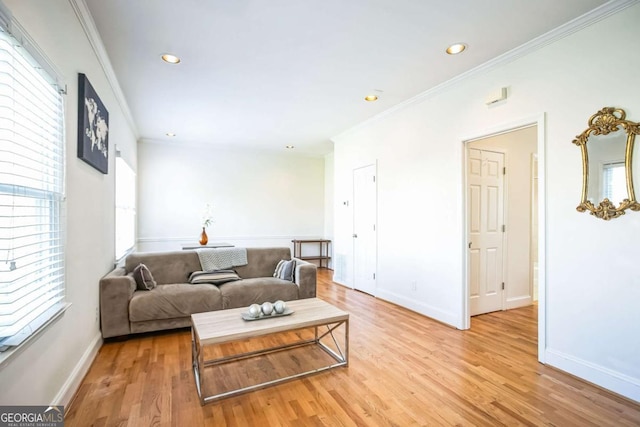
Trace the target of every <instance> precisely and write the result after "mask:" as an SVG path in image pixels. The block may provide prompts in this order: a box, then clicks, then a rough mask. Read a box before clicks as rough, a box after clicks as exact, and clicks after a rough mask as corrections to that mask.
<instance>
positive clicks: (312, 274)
mask: <svg viewBox="0 0 640 427" xmlns="http://www.w3.org/2000/svg"><path fill="white" fill-rule="evenodd" d="M294 259H295V260H296V274H295V283H296V285H298V288H299V290H298V295H299V297H300V299H303V298H314V297H315V296H316V276H317V267H316V265H315V264H312V263H310V262H306V261H303V260H301V259H299V258H294Z"/></svg>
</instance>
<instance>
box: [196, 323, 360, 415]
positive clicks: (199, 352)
mask: <svg viewBox="0 0 640 427" xmlns="http://www.w3.org/2000/svg"><path fill="white" fill-rule="evenodd" d="M343 325H344V328H345V332H344V342H343V346H344V350H343V348H342V347H341V346H340V344H339V343H338V340H337V339H336V337H335V336H334V335H333V331H335V330H336V329H337V328H339V327H340V326H343ZM323 326H326V328H327V330H326V331H320V330H319V328H321V327H323ZM312 328H314V329H315V336H314V338H312V339H308V340H301V341H296V342H293V343H290V344H284V345H280V346H276V347H269V348H265V349H262V350H256V351H250V352H246V353H239V354H237V355H232V356H226V357H221V358H217V359H211V360H204V355H203V348H202V346H201V345H200V339H199V337H198V334H197V332H196V330H195V328H194V327H193V325H192V326H191V357H192V361H193V374H194V377H195V382H196V389H197V390H198V396H199V397H200V404H201V405H204V404H206V403H209V402H213V401H216V400H220V399H224V398H226V397H231V396H236V395H239V394H242V393H247V392H250V391H253V390H258V389H261V388H265V387H269V386H272V385H275V384H280V383H283V382H285V381H290V380H293V379H296V378H300V377H303V376H306V375H311V374H315V373H318V372H323V371H326V370H328V369H333V368H338V367H340V366H347V365H348V364H349V319H348V318H347V319H346V320H342V321H339V322H331V323H324V324H319V325H316V326H312ZM300 329H310V328H309V327H306V328H293V329H291V330H289V331H282V332H292V331H295V330H300ZM282 332H275V333H282ZM325 337H331V339H332V340H333V342H334V344H335V346H336V349H337V352H336V351H334V350H333V349H332V348H330V347H328V346H327V345H326V344H324V343H323V342H322V341H321V340H322V339H323V338H325ZM256 338H257V337H256ZM220 344H223V343H220ZM210 345H217V344H210ZM309 345H317V346H319V347H320V348H321V349H322V350H324V351H325V352H326V353H327V354H328V355H329V356H331V357H332V358H333V359H334V360H335V361H336V363H333V364H330V365H327V366H323V367H320V368H316V369H311V370H309V371H304V372H300V373H297V374H294V375H288V376H286V377H282V378H277V379H274V380H270V381H265V382H262V383H258V384H254V385H250V386H246V387H241V388H238V389H234V390H229V391H226V392H223V393H218V394H214V395H211V396H203V389H204V386H203V371H204V368H206V367H208V366H214V365H220V364H224V363H230V362H235V361H238V360H242V359H248V358H252V357H257V356H261V355H264V354H269V353H274V352H278V351H284V350H288V349H292V348H297V347H303V346H309Z"/></svg>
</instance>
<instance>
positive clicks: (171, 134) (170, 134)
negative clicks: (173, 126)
mask: <svg viewBox="0 0 640 427" xmlns="http://www.w3.org/2000/svg"><path fill="white" fill-rule="evenodd" d="M165 135H167V136H170V137H173V136H176V134H175V133H173V132H167V133H166V134H165Z"/></svg>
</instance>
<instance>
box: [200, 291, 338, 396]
mask: <svg viewBox="0 0 640 427" xmlns="http://www.w3.org/2000/svg"><path fill="white" fill-rule="evenodd" d="M286 304H287V308H289V309H291V310H293V314H290V315H288V316H280V317H273V318H267V319H260V320H252V321H247V320H243V319H242V316H241V314H242V313H243V312H246V311H247V308H246V307H244V308H236V309H227V310H218V311H211V312H207V313H197V314H192V315H191V340H192V346H191V355H192V361H193V373H194V377H195V382H196V388H197V390H198V396H199V397H200V403H201V404H202V405H204V404H205V403H209V402H212V401H215V400H219V399H223V398H226V397H230V396H235V395H238V394H241V393H246V392H249V391H252V390H257V389H260V388H264V387H267V386H271V385H275V384H279V383H282V382H284V381H289V380H292V379H295V378H299V377H302V376H305V375H310V374H315V373H318V372H322V371H325V370H328V369H332V368H337V367H340V366H347V365H348V364H349V313H347V312H346V311H342V310H340V309H338V308H337V307H334V306H332V305H331V304H329V303H327V302H325V301H322V300H320V299H318V298H308V299H302V300H295V301H288V302H287V303H286ZM340 327H343V328H344V330H341V332H343V333H342V334H337V335H340V336H341V337H342V340H339V339H336V336H334V332H336V330H337V329H338V328H340ZM301 329H312V330H313V332H314V333H313V337H312V338H311V339H298V340H293V342H290V343H289V342H288V343H285V344H283V345H277V346H273V347H268V348H264V349H260V350H256V351H250V352H244V353H238V354H233V355H227V356H222V357H218V358H214V359H211V360H204V350H205V348H206V347H207V346H213V345H220V344H225V343H230V342H237V341H242V340H247V339H252V338H258V337H262V336H266V335H272V334H280V333H287V332H291V331H296V330H301ZM323 341H329V345H327V343H325V342H323ZM339 341H342V346H341V345H340V344H339ZM331 343H333V345H331ZM305 346H316V347H317V348H320V349H322V350H323V351H324V352H325V353H326V354H328V355H329V356H331V358H330V360H331V362H332V363H330V364H328V365H324V366H321V367H314V368H312V369H308V370H303V371H302V372H297V373H294V374H289V375H284V376H282V377H279V378H276V379H270V380H268V381H264V382H259V383H257V384H252V385H249V386H242V387H239V388H235V389H232V390H229V391H225V392H221V393H217V394H213V395H209V396H205V395H204V383H203V381H204V369H205V368H207V367H211V366H215V365H221V364H225V363H230V362H235V361H240V360H243V359H250V358H254V357H260V356H262V355H266V354H269V353H274V352H280V351H287V350H290V349H294V348H300V347H305ZM332 347H333V348H332ZM325 358H326V356H325ZM327 359H329V358H327Z"/></svg>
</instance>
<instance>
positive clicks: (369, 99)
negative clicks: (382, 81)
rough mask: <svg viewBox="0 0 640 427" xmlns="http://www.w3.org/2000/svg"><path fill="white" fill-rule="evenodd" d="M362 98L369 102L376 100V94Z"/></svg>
mask: <svg viewBox="0 0 640 427" xmlns="http://www.w3.org/2000/svg"><path fill="white" fill-rule="evenodd" d="M364 100H365V101H369V102H372V101H377V100H378V97H377V96H376V95H367V96H365V97H364Z"/></svg>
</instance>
